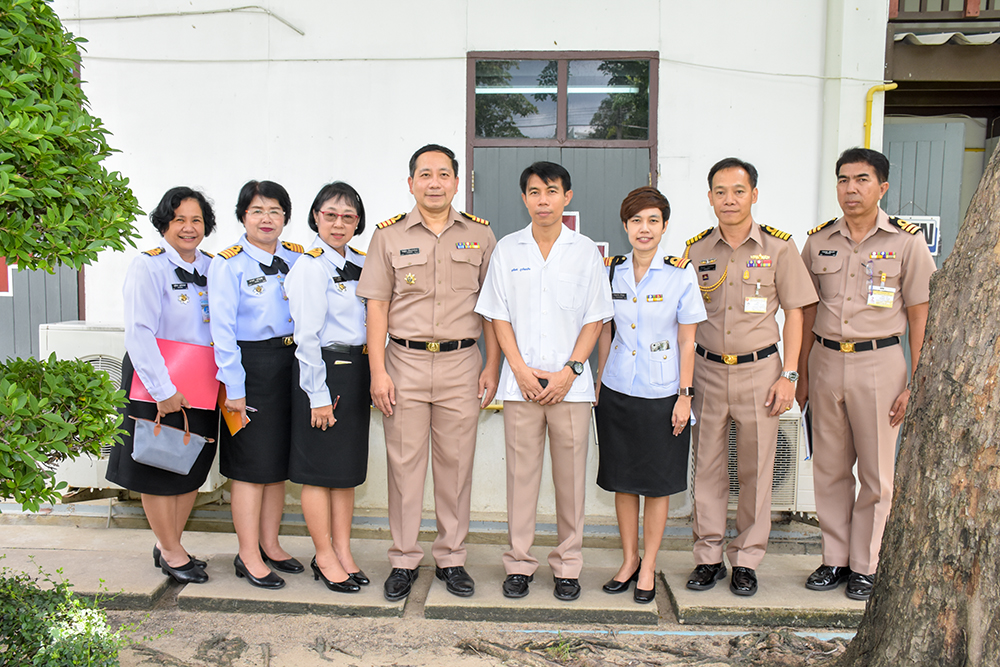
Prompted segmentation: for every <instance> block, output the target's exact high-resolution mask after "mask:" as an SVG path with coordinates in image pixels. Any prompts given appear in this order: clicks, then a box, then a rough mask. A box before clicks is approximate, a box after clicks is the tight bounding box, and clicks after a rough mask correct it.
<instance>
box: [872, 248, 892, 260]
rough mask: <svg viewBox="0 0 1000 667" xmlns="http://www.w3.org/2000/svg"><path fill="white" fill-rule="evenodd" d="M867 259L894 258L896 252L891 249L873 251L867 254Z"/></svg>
mask: <svg viewBox="0 0 1000 667" xmlns="http://www.w3.org/2000/svg"><path fill="white" fill-rule="evenodd" d="M868 258H869V259H896V253H895V252H893V251H891V250H882V251H875V252H873V253H872V254H870V255H868Z"/></svg>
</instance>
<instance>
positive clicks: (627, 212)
mask: <svg viewBox="0 0 1000 667" xmlns="http://www.w3.org/2000/svg"><path fill="white" fill-rule="evenodd" d="M647 208H658V209H660V212H661V213H662V214H663V222H667V221H668V220H669V219H670V202H668V201H667V198H666V197H664V196H663V195H662V194H661V193H660V191H659V190H657V189H656V188H654V187H652V186H649V185H646V186H643V187H641V188H636V189H635V190H633V191H632V192H630V193H628V195H627V196H626V197H625V199H623V200H622V210H621V216H622V222H623V223H626V222H628V221H629V219H630V218H631V217H632V216H633V215H635V214H636V213H638V212H639V211H645V210H646V209H647Z"/></svg>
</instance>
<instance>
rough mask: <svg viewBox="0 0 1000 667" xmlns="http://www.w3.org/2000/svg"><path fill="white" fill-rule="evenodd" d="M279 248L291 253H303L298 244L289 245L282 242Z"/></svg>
mask: <svg viewBox="0 0 1000 667" xmlns="http://www.w3.org/2000/svg"><path fill="white" fill-rule="evenodd" d="M281 247H283V248H284V249H285V250H290V251H292V252H298V253H302V252H305V248H303V247H302V246H300V245H299V244H298V243H289V242H288V241H282V242H281Z"/></svg>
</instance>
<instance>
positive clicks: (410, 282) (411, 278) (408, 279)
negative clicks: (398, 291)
mask: <svg viewBox="0 0 1000 667" xmlns="http://www.w3.org/2000/svg"><path fill="white" fill-rule="evenodd" d="M416 282H417V277H416V276H415V275H413V274H412V273H407V274H406V284H407V285H413V284H415V283H416Z"/></svg>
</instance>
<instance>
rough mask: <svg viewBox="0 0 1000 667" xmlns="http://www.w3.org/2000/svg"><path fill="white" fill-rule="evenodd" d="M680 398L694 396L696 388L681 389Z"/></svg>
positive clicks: (679, 390)
mask: <svg viewBox="0 0 1000 667" xmlns="http://www.w3.org/2000/svg"><path fill="white" fill-rule="evenodd" d="M677 395H678V396H694V387H681V388H679V389H678V390H677Z"/></svg>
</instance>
